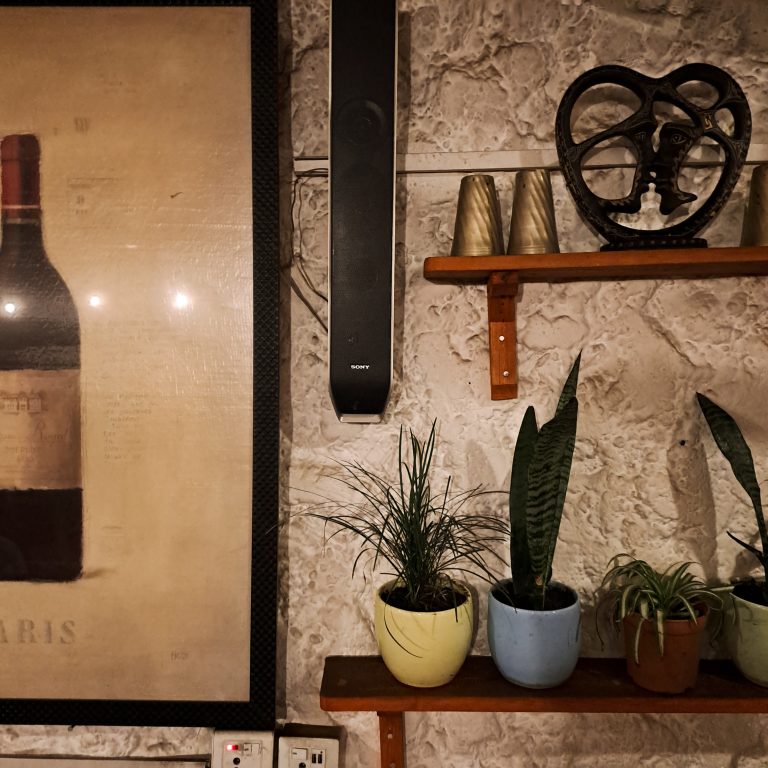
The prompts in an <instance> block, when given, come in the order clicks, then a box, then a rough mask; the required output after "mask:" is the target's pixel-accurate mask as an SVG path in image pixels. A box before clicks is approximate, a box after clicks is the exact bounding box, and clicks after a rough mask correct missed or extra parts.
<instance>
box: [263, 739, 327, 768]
mask: <svg viewBox="0 0 768 768" xmlns="http://www.w3.org/2000/svg"><path fill="white" fill-rule="evenodd" d="M277 768H339V740H338V739H325V738H323V739H320V738H316V737H308V736H280V738H279V739H278V742H277Z"/></svg>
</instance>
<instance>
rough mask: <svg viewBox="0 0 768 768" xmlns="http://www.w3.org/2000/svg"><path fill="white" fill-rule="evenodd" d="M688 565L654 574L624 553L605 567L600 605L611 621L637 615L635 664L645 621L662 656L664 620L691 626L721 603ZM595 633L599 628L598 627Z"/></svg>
mask: <svg viewBox="0 0 768 768" xmlns="http://www.w3.org/2000/svg"><path fill="white" fill-rule="evenodd" d="M692 565H694V563H692V562H686V563H680V564H675V565H671V566H670V567H669V568H667V569H666V570H665V571H657V570H655V569H654V568H653V567H652V566H650V565H649V564H648V563H647V562H646V561H645V560H637V559H636V558H634V557H632V555H628V554H626V553H622V554H619V555H616V556H615V557H613V558H612V559H611V561H610V562H609V563H608V571H607V572H606V574H605V577H604V578H603V582H602V584H601V585H600V589H601V590H604V589H606V588H607V589H608V592H607V593H606V594H605V595H604V596H603V597H602V599H601V603H607V604H608V605H611V607H612V614H613V620H614V621H615V622H616V623H617V624H620V623H621V621H622V619H624V618H625V617H626V616H630V615H631V614H633V613H637V614H639V615H640V617H641V618H642V621H640V622H638V625H637V630H636V632H635V637H634V638H633V648H634V659H635V663H636V664H639V663H640V661H639V659H638V649H639V647H640V632H641V630H642V627H643V624H644V623H645V622H646V621H649V622H652V624H653V626H654V627H655V629H656V637H657V640H658V644H659V653H660V654H661V655H662V656H663V655H664V635H665V631H664V622H665V621H666V620H667V619H688V620H689V621H691V622H693V623H695V622H696V619H697V618H698V617H699V616H700V615H701V612H702V610H704V606H707V607H708V608H713V609H718V608H721V607H722V604H723V601H722V598H721V597H720V595H718V594H717V592H716V590H715V589H714V588H712V587H708V586H707V585H706V584H705V583H704V582H703V581H701V579H698V578H696V577H695V576H694V575H693V574H692V573H690V572H689V568H690V567H691V566H692ZM598 633H599V627H598Z"/></svg>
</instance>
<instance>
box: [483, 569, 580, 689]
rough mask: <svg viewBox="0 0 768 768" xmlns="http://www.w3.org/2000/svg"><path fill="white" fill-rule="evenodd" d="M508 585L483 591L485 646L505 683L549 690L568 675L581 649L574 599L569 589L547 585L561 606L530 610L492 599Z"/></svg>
mask: <svg viewBox="0 0 768 768" xmlns="http://www.w3.org/2000/svg"><path fill="white" fill-rule="evenodd" d="M510 584H511V580H510V579H507V580H505V581H500V582H498V583H497V584H495V585H494V586H493V588H492V589H491V591H490V592H489V593H488V643H489V644H490V646H491V656H493V661H494V663H495V664H496V667H497V668H498V670H499V672H501V674H502V675H503V677H504V678H505V679H506V680H509V681H510V682H511V683H515V684H516V685H522V686H525V687H526V688H552V687H554V686H556V685H560V683H563V682H565V681H566V680H567V679H568V678H569V677H570V676H571V674H572V673H573V670H574V668H575V667H576V662H577V661H578V660H579V650H580V648H581V609H580V606H579V596H578V595H577V594H576V592H575V591H574V590H572V589H571V588H570V587H567V586H565V585H564V584H559V583H558V582H554V581H553V582H551V584H550V589H555V590H557V591H559V592H561V593H564V595H565V600H564V602H567V601H568V599H569V596H570V599H571V600H572V602H571V603H570V604H568V605H566V606H565V607H563V608H557V609H555V610H544V611H534V610H527V609H525V608H513V607H512V606H511V605H506V604H505V603H504V602H502V600H500V599H499V598H498V597H496V596H495V595H498V594H499V591H500V590H503V588H504V587H505V585H506V586H509V585H510Z"/></svg>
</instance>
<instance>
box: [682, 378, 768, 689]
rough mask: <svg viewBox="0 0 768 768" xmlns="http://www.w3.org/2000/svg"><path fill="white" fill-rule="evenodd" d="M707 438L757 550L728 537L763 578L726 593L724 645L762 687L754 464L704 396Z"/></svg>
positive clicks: (762, 605) (759, 507)
mask: <svg viewBox="0 0 768 768" xmlns="http://www.w3.org/2000/svg"><path fill="white" fill-rule="evenodd" d="M696 399H697V400H698V402H699V406H700V408H701V411H702V413H703V414H704V417H705V418H706V420H707V424H708V425H709V429H710V431H711V432H712V437H714V439H715V443H717V447H718V448H719V449H720V451H721V452H722V454H723V456H725V458H726V459H727V460H728V462H729V463H730V465H731V469H732V470H733V474H734V476H735V477H736V479H737V480H738V482H739V484H740V485H741V486H742V488H744V490H745V491H746V492H747V495H748V496H749V498H750V501H751V502H752V508H753V509H754V511H755V518H756V520H757V530H758V532H759V534H760V542H761V546H762V549H760V548H758V547H755V546H752V545H751V544H748V543H747V542H746V541H742V540H741V539H739V538H737V537H736V536H734V535H733V534H732V533H731V532H730V531H728V535H729V536H730V537H731V538H732V539H733V540H734V541H735V542H736V543H737V544H740V545H741V546H742V547H744V548H745V549H746V550H748V551H749V552H751V553H752V554H753V555H754V556H755V557H756V558H757V560H758V562H759V563H760V565H761V566H762V567H763V574H764V576H763V579H762V580H761V581H757V580H755V579H749V580H746V581H742V582H739V583H737V584H735V585H734V587H733V591H732V593H731V601H732V602H731V606H729V607H730V608H731V610H732V615H731V618H732V621H730V622H728V623H727V627H728V631H727V633H726V637H727V642H728V646H729V648H730V650H731V654H732V656H733V659H734V661H735V662H736V666H737V667H738V668H739V670H740V671H741V673H742V674H743V675H744V676H745V677H746V678H747V679H749V680H751V681H752V682H754V683H757V684H758V685H764V686H768V532H767V531H766V525H765V516H764V514H763V503H762V499H761V495H760V486H759V484H758V482H757V477H756V475H755V464H754V461H753V459H752V451H750V449H749V446H748V445H747V442H746V440H745V439H744V436H743V435H742V433H741V430H740V429H739V426H738V424H737V423H736V421H735V420H734V419H733V417H732V416H730V414H728V413H727V412H726V411H725V410H724V409H723V408H721V407H720V406H719V405H717V404H715V403H714V402H712V400H710V399H709V398H708V397H707V396H706V395H702V394H701V393H697V394H696Z"/></svg>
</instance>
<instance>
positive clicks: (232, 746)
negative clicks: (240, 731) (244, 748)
mask: <svg viewBox="0 0 768 768" xmlns="http://www.w3.org/2000/svg"><path fill="white" fill-rule="evenodd" d="M238 749H240V745H239V744H227V752H236V751H237V750H238Z"/></svg>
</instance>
